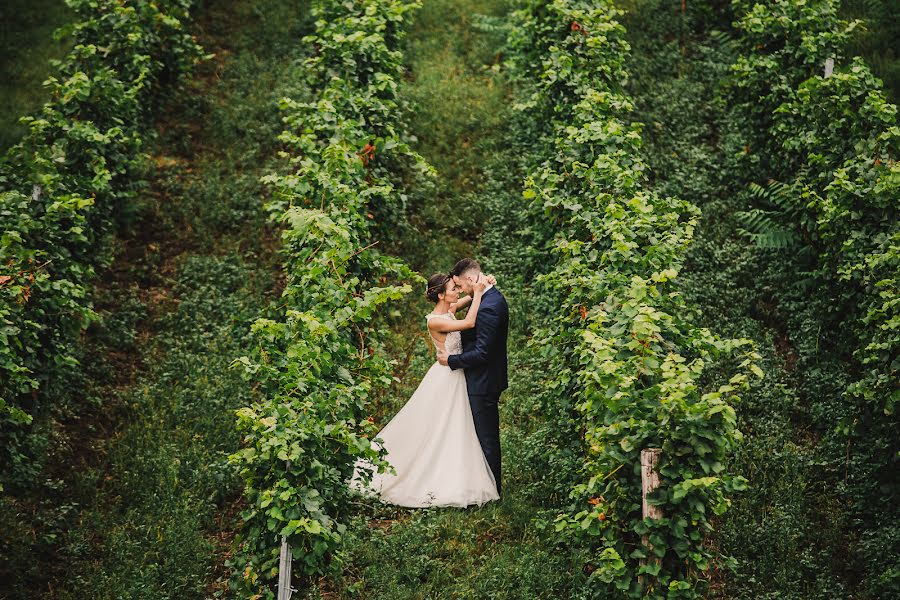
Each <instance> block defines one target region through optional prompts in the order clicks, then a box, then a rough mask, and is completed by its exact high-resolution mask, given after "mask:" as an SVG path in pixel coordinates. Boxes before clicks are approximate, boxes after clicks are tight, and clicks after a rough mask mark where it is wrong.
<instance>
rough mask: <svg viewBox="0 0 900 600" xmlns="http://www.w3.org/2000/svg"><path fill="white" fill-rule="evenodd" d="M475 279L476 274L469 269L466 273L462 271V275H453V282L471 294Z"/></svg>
mask: <svg viewBox="0 0 900 600" xmlns="http://www.w3.org/2000/svg"><path fill="white" fill-rule="evenodd" d="M475 279H476V274H475V273H474V272H471V271H470V272H468V273H463V274H462V275H454V276H453V283H455V284H456V287H458V288H460V289H462V291H464V292H465V293H467V294H471V293H472V292H473V291H474V290H475Z"/></svg>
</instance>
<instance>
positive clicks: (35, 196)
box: [31, 184, 44, 202]
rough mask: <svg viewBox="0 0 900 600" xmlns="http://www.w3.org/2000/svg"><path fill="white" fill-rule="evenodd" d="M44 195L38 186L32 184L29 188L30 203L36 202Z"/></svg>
mask: <svg viewBox="0 0 900 600" xmlns="http://www.w3.org/2000/svg"><path fill="white" fill-rule="evenodd" d="M43 193H44V189H43V188H42V187H41V186H39V185H38V184H34V186H32V188H31V201H32V202H37V201H38V200H40V199H41V194H43Z"/></svg>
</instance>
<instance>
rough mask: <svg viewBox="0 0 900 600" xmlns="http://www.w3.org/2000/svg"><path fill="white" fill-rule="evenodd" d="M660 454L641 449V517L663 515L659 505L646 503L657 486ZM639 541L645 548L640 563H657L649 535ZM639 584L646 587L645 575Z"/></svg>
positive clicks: (657, 450) (651, 450) (653, 450)
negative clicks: (644, 554)
mask: <svg viewBox="0 0 900 600" xmlns="http://www.w3.org/2000/svg"><path fill="white" fill-rule="evenodd" d="M660 454H662V450H660V449H659V448H648V449H646V450H641V503H642V507H643V517H644V518H645V519H647V518H650V519H654V520H656V519H661V518H662V516H663V513H662V509H661V508H660V507H658V506H654V505H653V504H648V503H647V496H648V495H650V493H651V492H653V490H655V489H656V488H658V487H659V471H658V470H657V469H658V464H659V455H660ZM641 542H642V543H643V544H644V547H645V548H646V549H647V558H644V559H642V560H641V565H647V564H650V563H651V562H652V563H656V564H659V559H658V558H657V557H656V556H655V555H654V554H653V544H651V543H650V539H649V536H648V535H646V534H645V535H644V536H642V537H641ZM640 584H641V587H642V588H643V587H646V576H645V575H641V577H640Z"/></svg>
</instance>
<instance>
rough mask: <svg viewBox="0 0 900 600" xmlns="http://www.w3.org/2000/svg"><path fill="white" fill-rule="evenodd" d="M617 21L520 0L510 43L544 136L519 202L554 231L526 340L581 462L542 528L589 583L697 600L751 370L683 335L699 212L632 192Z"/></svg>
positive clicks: (639, 169)
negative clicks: (646, 489) (653, 475)
mask: <svg viewBox="0 0 900 600" xmlns="http://www.w3.org/2000/svg"><path fill="white" fill-rule="evenodd" d="M620 14H621V11H618V10H617V9H616V8H615V7H614V6H613V5H612V3H609V2H566V1H556V2H552V3H550V4H544V3H533V2H526V3H524V7H523V8H522V9H521V10H519V11H518V12H517V13H516V19H515V21H514V25H515V27H514V29H513V32H512V33H511V38H510V45H511V48H512V50H513V52H514V56H513V57H512V62H513V64H514V66H515V67H516V69H517V70H518V73H520V76H521V77H522V79H523V80H524V81H525V82H527V86H526V87H525V90H524V92H523V95H524V97H525V100H524V101H523V102H521V103H519V105H518V107H519V108H520V109H521V110H524V111H526V112H527V114H529V115H530V116H531V118H532V119H533V120H536V121H539V122H544V123H546V124H547V125H548V126H549V128H550V129H549V130H548V132H547V135H548V136H552V138H551V139H553V140H554V141H553V145H552V147H551V149H550V152H549V154H548V155H547V156H546V159H545V162H544V163H543V164H542V165H540V166H539V167H538V168H537V169H535V170H534V172H533V174H532V175H531V176H530V177H529V178H528V179H527V180H526V187H525V191H524V193H523V195H524V197H525V199H527V200H530V201H531V202H532V203H533V204H534V205H536V206H537V207H539V208H541V209H542V210H543V213H544V218H545V219H546V220H547V221H549V223H551V224H552V226H551V229H552V239H550V240H548V246H549V247H550V248H552V251H553V254H554V257H555V258H554V263H553V265H552V270H551V271H550V272H549V273H548V274H546V275H545V276H543V277H542V286H543V293H544V294H547V295H549V296H550V297H551V298H553V299H555V302H556V309H555V311H554V312H555V313H556V316H552V317H546V321H545V323H544V325H543V327H541V328H540V329H539V330H538V331H537V332H536V334H535V340H536V341H537V342H536V343H537V344H538V346H539V347H540V351H541V352H542V354H543V355H544V356H545V357H546V358H548V359H549V361H550V365H551V366H550V367H548V368H549V372H551V373H554V377H553V379H552V380H551V382H550V385H551V386H552V393H553V395H554V396H555V397H557V398H558V399H559V401H560V402H565V399H567V398H574V400H575V407H574V408H575V410H576V411H577V414H578V425H579V426H580V428H581V429H582V433H583V443H584V452H585V455H586V456H585V462H584V465H583V473H584V477H585V478H586V480H585V481H583V482H582V483H581V484H579V485H577V486H575V488H574V489H573V490H572V495H571V497H572V499H573V501H574V504H573V505H572V507H571V510H570V512H569V513H568V514H564V515H560V517H559V518H558V519H557V524H556V529H557V531H559V532H561V533H565V534H566V535H567V537H568V538H570V539H574V540H581V542H582V543H585V544H588V545H590V546H593V547H595V548H597V549H598V551H595V552H594V554H595V555H596V556H597V557H598V559H597V561H595V562H594V563H593V564H592V565H591V566H592V569H593V572H592V575H591V580H592V581H593V582H594V584H595V585H597V586H598V587H600V588H607V589H608V590H609V591H615V590H618V593H620V594H625V595H626V596H629V597H653V598H664V597H679V598H680V597H701V596H702V595H703V594H704V589H703V586H702V583H701V582H700V581H698V580H697V578H698V574H699V573H700V572H703V571H706V570H708V569H709V567H710V565H711V563H712V561H714V560H717V559H719V558H720V557H719V556H718V553H717V552H716V551H715V550H714V549H713V548H711V547H709V546H708V545H707V544H705V543H704V542H705V538H706V536H707V535H708V534H709V533H710V532H711V531H712V521H711V519H712V518H713V515H714V514H715V515H721V514H723V513H724V512H725V511H726V510H728V507H729V505H730V499H729V498H730V496H731V495H732V493H734V492H737V491H740V490H741V489H743V488H744V487H745V485H746V482H745V480H744V479H743V478H741V477H739V476H735V475H733V474H732V473H730V472H729V471H728V470H726V468H725V461H726V458H727V457H728V456H729V455H730V454H731V453H732V452H733V451H734V450H735V448H736V446H737V444H738V443H739V441H740V440H741V433H740V431H738V430H737V427H736V414H735V410H734V405H735V404H736V403H737V402H738V400H739V399H740V397H739V392H740V391H741V390H744V389H747V388H748V387H749V375H751V374H754V373H755V374H756V375H757V376H762V371H761V370H760V369H759V368H758V367H757V366H756V365H755V364H754V363H753V360H754V359H756V358H758V355H757V354H756V353H755V352H754V351H753V349H752V343H751V342H750V341H749V340H747V339H720V338H719V337H717V336H715V335H713V334H712V333H711V332H710V331H708V330H706V329H704V328H700V327H697V326H695V325H693V324H692V320H691V311H690V308H689V307H688V306H687V305H686V303H685V302H684V300H683V298H682V297H681V295H680V294H679V291H678V289H677V288H676V287H675V281H676V278H677V276H678V271H679V270H680V268H681V264H682V262H683V260H684V253H685V249H686V248H687V246H688V245H689V244H690V242H691V239H692V236H693V232H694V228H695V227H696V224H697V221H698V219H699V216H700V215H699V210H698V209H697V208H696V207H695V206H693V205H691V204H690V203H688V202H685V201H683V200H680V199H678V198H673V197H663V196H660V195H658V194H656V193H653V192H650V191H647V190H645V189H643V184H644V181H645V179H646V174H645V170H646V166H645V165H644V163H643V162H642V161H641V159H640V143H641V137H640V125H638V124H627V123H625V122H624V121H623V119H622V116H623V115H625V114H627V113H628V112H629V111H631V110H632V104H631V101H630V100H629V99H628V98H627V97H626V96H624V95H623V94H622V92H621V84H622V83H623V82H624V81H626V80H627V73H626V72H625V71H624V68H623V65H624V62H625V60H626V56H627V52H628V50H629V47H628V44H627V42H626V41H625V39H624V30H623V28H622V26H621V24H620V23H619V22H618V21H616V17H617V16H619V15H620ZM731 357H735V358H736V359H737V361H738V363H739V364H737V365H732V364H730V360H731ZM719 361H723V364H722V365H721V367H720V366H719V364H718V363H719ZM719 368H721V369H722V370H723V373H720V374H719V376H720V377H722V378H723V379H724V380H725V382H724V383H721V384H719V385H718V386H716V385H713V384H712V383H711V377H713V375H714V374H715V373H716V372H717V369H719ZM654 447H655V448H661V449H662V458H661V462H660V473H661V478H662V486H661V488H660V490H659V491H658V492H656V493H655V494H654V495H653V497H652V498H651V502H652V503H653V504H657V505H659V506H660V507H661V508H662V511H663V514H664V518H663V519H660V520H657V521H651V520H644V519H642V516H641V480H640V452H641V450H642V449H645V448H654ZM585 505H587V508H584V507H585ZM642 535H648V536H649V542H650V547H652V552H653V554H654V555H655V556H656V557H657V558H659V559H660V561H661V562H660V565H659V566H654V565H653V564H649V565H646V566H639V561H640V559H642V558H644V557H646V556H647V555H648V552H649V551H650V550H649V548H648V547H647V546H642V545H641V543H640V537H641V536H642ZM599 549H602V551H599ZM639 575H640V576H643V577H646V583H645V584H644V585H642V584H641V583H640V581H639V577H638V576H639Z"/></svg>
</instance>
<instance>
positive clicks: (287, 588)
mask: <svg viewBox="0 0 900 600" xmlns="http://www.w3.org/2000/svg"><path fill="white" fill-rule="evenodd" d="M286 467H287V470H288V471H290V470H291V461H287V465H286ZM291 558H293V557H292V555H291V545H290V544H288V541H287V537H285V536H282V538H281V554H280V555H279V556H278V600H291V592H292V591H293V590H292V589H291Z"/></svg>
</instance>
